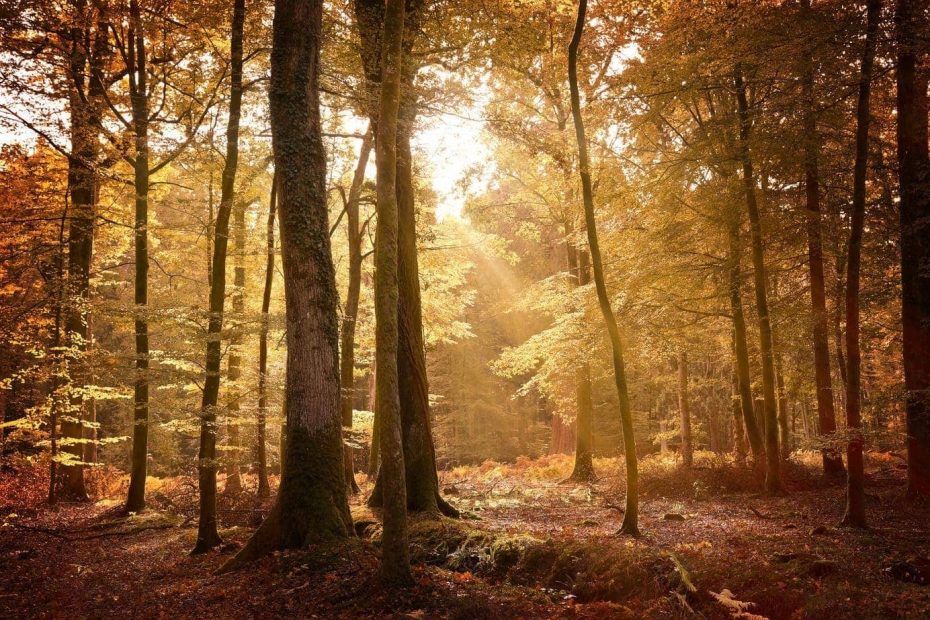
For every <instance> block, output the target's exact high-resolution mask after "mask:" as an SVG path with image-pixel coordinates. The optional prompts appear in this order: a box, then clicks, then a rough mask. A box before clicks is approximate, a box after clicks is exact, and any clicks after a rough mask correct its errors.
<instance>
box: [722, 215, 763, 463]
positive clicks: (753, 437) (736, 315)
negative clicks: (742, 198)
mask: <svg viewBox="0 0 930 620" xmlns="http://www.w3.org/2000/svg"><path fill="white" fill-rule="evenodd" d="M739 227H740V217H739V214H738V213H733V217H732V220H731V222H730V224H729V227H728V238H729V255H728V258H729V263H730V264H729V272H730V273H729V284H730V286H729V288H730V315H731V316H732V318H733V356H734V360H735V363H734V367H735V370H736V380H737V388H738V389H739V400H740V408H741V409H742V412H743V422H744V423H745V425H746V437H747V438H748V439H749V447H750V450H751V451H752V460H753V462H755V464H756V465H760V464H761V463H762V459H763V457H764V456H765V446H764V444H763V442H762V433H761V432H760V430H759V425H758V424H757V423H756V413H755V407H754V404H753V397H752V378H751V377H750V368H749V344H748V339H747V337H746V318H745V315H744V314H743V295H742V288H743V282H742V279H743V276H742V266H741V264H740V263H741V261H740V255H741V254H742V249H741V247H740V234H739Z"/></svg>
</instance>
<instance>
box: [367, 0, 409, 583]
mask: <svg viewBox="0 0 930 620" xmlns="http://www.w3.org/2000/svg"><path fill="white" fill-rule="evenodd" d="M403 36H404V0H388V1H387V3H386V8H385V12H384V34H383V37H382V49H381V71H382V72H381V97H380V106H379V113H378V138H377V141H376V148H377V168H378V183H377V193H378V225H377V234H376V237H375V321H376V325H377V326H376V330H375V358H376V360H377V364H378V380H377V384H376V390H377V394H378V413H379V415H380V416H381V424H380V429H379V436H380V438H381V474H380V476H381V502H382V508H383V526H384V527H383V534H382V536H381V548H382V562H381V576H382V578H383V579H384V580H385V581H388V582H391V583H402V584H407V583H411V582H412V580H413V577H412V575H411V573H410V551H409V549H408V546H407V490H406V483H405V481H404V474H405V469H404V456H405V455H404V446H403V439H402V431H401V419H400V388H399V385H398V329H399V326H398V273H397V271H398V269H397V267H398V265H397V261H398V245H399V244H398V214H397V211H398V205H397V112H398V108H399V107H400V81H401V80H400V73H401V64H402V63H403Z"/></svg>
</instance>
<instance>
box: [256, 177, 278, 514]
mask: <svg viewBox="0 0 930 620" xmlns="http://www.w3.org/2000/svg"><path fill="white" fill-rule="evenodd" d="M277 201H278V173H277V172H275V174H274V176H273V177H272V179H271V198H270V199H269V201H268V225H267V232H266V233H265V239H266V245H265V247H266V250H265V257H266V258H265V288H264V290H263V292H262V324H261V330H260V331H259V335H258V496H259V497H268V496H269V495H271V486H270V485H269V484H268V449H267V446H266V438H265V434H266V427H267V420H268V322H269V313H270V311H271V287H272V284H273V283H274V219H275V212H276V211H277ZM282 456H283V452H282Z"/></svg>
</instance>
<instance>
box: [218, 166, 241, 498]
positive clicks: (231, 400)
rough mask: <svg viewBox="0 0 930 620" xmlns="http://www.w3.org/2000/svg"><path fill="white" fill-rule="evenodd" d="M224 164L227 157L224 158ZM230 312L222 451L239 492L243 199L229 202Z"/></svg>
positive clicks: (229, 485)
mask: <svg viewBox="0 0 930 620" xmlns="http://www.w3.org/2000/svg"><path fill="white" fill-rule="evenodd" d="M227 165H229V163H228V159H227ZM233 219H234V227H233V261H234V264H235V267H234V269H235V271H234V273H233V294H232V305H233V316H234V317H235V324H234V325H230V327H231V328H232V330H231V331H232V333H231V335H230V338H229V358H228V360H227V364H228V365H227V373H226V377H227V379H228V382H229V385H228V386H227V387H228V392H229V393H228V396H227V398H228V405H227V408H226V416H227V418H226V429H227V433H228V439H229V441H228V443H227V446H226V448H227V452H228V454H227V455H226V487H225V488H224V489H223V491H224V492H225V493H229V494H231V495H236V494H238V493H241V492H242V475H241V467H240V463H239V451H240V449H241V445H240V441H239V420H238V417H239V399H240V391H239V389H240V388H239V383H238V382H239V379H240V378H241V377H242V357H241V355H240V352H241V349H242V331H241V330H242V317H243V315H244V314H245V203H243V202H242V201H238V202H237V201H234V202H233Z"/></svg>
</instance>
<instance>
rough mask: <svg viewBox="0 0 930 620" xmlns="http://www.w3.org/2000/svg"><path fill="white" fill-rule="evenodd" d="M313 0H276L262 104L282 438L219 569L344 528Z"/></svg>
mask: <svg viewBox="0 0 930 620" xmlns="http://www.w3.org/2000/svg"><path fill="white" fill-rule="evenodd" d="M322 19H323V2H322V0H276V2H275V14H274V23H273V41H272V52H271V85H270V91H269V101H270V109H271V131H272V142H273V149H274V160H275V171H276V174H277V176H278V184H279V185H278V190H277V191H278V210H279V212H280V217H279V228H280V234H281V262H282V265H283V268H284V294H285V304H286V308H287V325H288V328H287V387H286V397H285V399H286V401H285V402H286V407H287V422H286V424H287V430H286V432H287V445H286V453H285V454H284V459H283V468H284V471H283V473H282V476H281V485H280V486H279V488H278V496H277V498H276V500H275V504H274V507H273V508H272V510H271V512H270V513H269V515H268V517H267V518H266V519H265V521H264V522H263V523H262V524H261V526H260V527H259V528H258V530H256V532H255V534H254V535H253V536H252V538H251V539H250V540H249V542H248V543H247V544H246V546H245V547H244V548H243V549H242V551H240V552H239V554H237V555H236V557H235V558H233V559H232V560H230V561H229V562H228V563H227V564H226V565H224V567H223V568H222V569H221V570H223V571H228V570H233V569H235V568H237V567H238V566H240V565H242V564H243V563H245V562H248V561H251V560H254V559H256V558H258V557H260V556H262V555H264V554H266V553H269V552H270V551H273V550H275V549H293V548H301V547H304V546H305V545H307V544H309V543H311V542H314V541H322V540H327V539H333V538H345V537H347V536H349V535H350V533H351V532H352V517H351V515H350V514H349V505H348V501H347V493H346V485H345V476H344V472H343V450H342V432H341V420H340V412H339V355H338V338H339V335H338V324H337V314H336V306H337V304H338V300H339V295H338V292H337V290H336V276H335V269H334V266H333V259H332V253H331V251H330V241H329V225H328V212H327V200H326V154H325V152H324V150H323V137H322V129H321V126H320V99H319V94H320V87H319V77H320V46H321V44H322V36H321V28H322Z"/></svg>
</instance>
